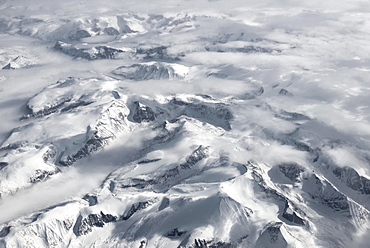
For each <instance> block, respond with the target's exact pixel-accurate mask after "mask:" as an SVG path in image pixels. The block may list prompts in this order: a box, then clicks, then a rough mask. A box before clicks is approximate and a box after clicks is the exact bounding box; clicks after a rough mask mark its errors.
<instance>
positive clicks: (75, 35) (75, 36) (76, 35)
mask: <svg viewBox="0 0 370 248" xmlns="http://www.w3.org/2000/svg"><path fill="white" fill-rule="evenodd" d="M88 37H91V34H90V33H89V32H87V31H86V30H83V29H79V30H77V31H75V32H72V33H71V34H70V35H69V38H70V39H71V40H80V39H82V38H88Z"/></svg>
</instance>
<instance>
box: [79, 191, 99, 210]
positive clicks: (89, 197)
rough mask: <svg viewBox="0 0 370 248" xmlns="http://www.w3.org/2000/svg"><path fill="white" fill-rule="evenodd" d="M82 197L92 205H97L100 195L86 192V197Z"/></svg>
mask: <svg viewBox="0 0 370 248" xmlns="http://www.w3.org/2000/svg"><path fill="white" fill-rule="evenodd" d="M82 199H84V200H85V201H87V202H88V203H89V206H90V207H91V206H95V205H96V204H98V197H97V196H96V195H93V194H86V195H85V196H84V197H82Z"/></svg>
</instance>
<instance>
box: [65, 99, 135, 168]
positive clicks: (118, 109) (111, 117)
mask: <svg viewBox="0 0 370 248" xmlns="http://www.w3.org/2000/svg"><path fill="white" fill-rule="evenodd" d="M128 114H129V109H128V108H127V106H126V105H125V104H124V103H123V102H122V101H120V100H116V101H114V102H113V103H112V104H111V105H110V106H109V107H108V108H107V109H106V110H105V111H104V112H102V113H101V115H100V117H99V118H98V120H97V121H96V123H95V125H94V126H93V127H91V128H90V129H88V130H87V133H86V136H87V137H89V138H88V139H87V141H86V143H85V145H84V146H83V147H81V148H80V149H79V150H78V151H77V152H76V153H74V154H71V155H68V156H67V157H62V158H61V159H60V161H59V164H61V165H64V166H69V165H72V164H73V163H74V162H75V161H77V160H78V159H81V158H83V157H86V156H88V155H90V154H92V153H94V152H96V151H98V150H100V149H102V148H103V147H104V146H106V145H107V144H108V143H109V142H110V141H112V140H113V139H115V138H116V137H117V134H119V133H121V132H122V131H125V130H126V131H129V129H130V126H129V124H128V120H127V116H128Z"/></svg>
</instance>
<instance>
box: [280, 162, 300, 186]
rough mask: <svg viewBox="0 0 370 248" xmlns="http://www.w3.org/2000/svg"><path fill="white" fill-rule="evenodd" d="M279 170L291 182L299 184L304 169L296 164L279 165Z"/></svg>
mask: <svg viewBox="0 0 370 248" xmlns="http://www.w3.org/2000/svg"><path fill="white" fill-rule="evenodd" d="M279 170H280V172H281V173H283V174H284V176H286V177H287V178H289V179H290V180H291V181H292V182H300V181H301V174H302V172H304V168H303V167H302V166H300V165H298V164H296V163H290V164H280V165H279Z"/></svg>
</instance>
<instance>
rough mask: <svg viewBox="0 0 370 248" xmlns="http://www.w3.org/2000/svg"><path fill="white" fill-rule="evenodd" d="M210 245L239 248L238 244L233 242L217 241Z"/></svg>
mask: <svg viewBox="0 0 370 248" xmlns="http://www.w3.org/2000/svg"><path fill="white" fill-rule="evenodd" d="M208 247H209V248H237V247H238V246H237V245H234V244H231V243H225V242H217V243H214V244H210V245H209V246H208Z"/></svg>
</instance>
